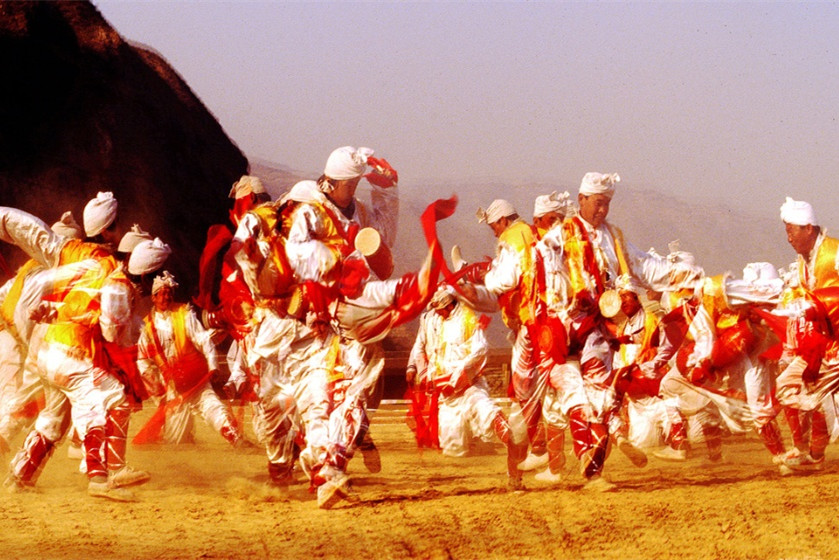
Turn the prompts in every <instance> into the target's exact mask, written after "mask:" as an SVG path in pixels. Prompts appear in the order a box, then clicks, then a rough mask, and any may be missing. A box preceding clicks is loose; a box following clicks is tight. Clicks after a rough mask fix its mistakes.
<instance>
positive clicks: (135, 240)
mask: <svg viewBox="0 0 839 560" xmlns="http://www.w3.org/2000/svg"><path fill="white" fill-rule="evenodd" d="M153 239H154V238H153V237H152V236H151V234H150V233H149V232H147V231H143V230H141V229H140V226H139V225H138V224H134V225H133V226H131V230H130V231H128V232H126V234H125V235H123V236H122V239H120V240H119V246H118V247H117V251H119V252H120V253H130V252H131V251H133V250H134V248H135V247H136V246H137V245H139V243H140V242H141V241H151V240H153Z"/></svg>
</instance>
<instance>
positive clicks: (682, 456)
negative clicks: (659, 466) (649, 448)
mask: <svg viewBox="0 0 839 560" xmlns="http://www.w3.org/2000/svg"><path fill="white" fill-rule="evenodd" d="M653 457H658V458H659V459H664V460H665V461H686V460H687V458H688V452H687V451H686V450H684V449H673V448H672V447H665V448H663V449H657V450H655V451H653Z"/></svg>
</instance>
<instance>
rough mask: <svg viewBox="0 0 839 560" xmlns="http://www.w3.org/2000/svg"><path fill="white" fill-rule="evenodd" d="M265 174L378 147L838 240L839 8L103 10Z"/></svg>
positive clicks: (121, 4)
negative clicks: (806, 220)
mask: <svg viewBox="0 0 839 560" xmlns="http://www.w3.org/2000/svg"><path fill="white" fill-rule="evenodd" d="M94 3H95V4H96V6H97V7H98V8H99V10H100V11H101V12H102V14H103V15H104V16H105V18H106V19H107V20H108V21H109V22H110V23H111V24H112V25H113V26H114V27H115V28H116V29H117V31H118V32H119V33H120V34H121V35H122V36H123V37H124V38H126V39H128V40H131V41H137V42H140V43H143V44H146V45H148V46H151V47H153V48H154V49H156V50H157V51H159V52H160V53H161V54H162V55H163V56H164V57H165V58H166V59H167V60H168V61H169V62H170V63H171V65H172V66H173V67H174V68H175V70H176V71H177V72H178V73H180V74H181V76H183V77H184V78H185V79H186V81H187V82H188V83H189V85H190V86H191V87H192V89H193V91H194V92H195V93H196V94H197V95H198V96H199V97H200V98H201V100H202V101H203V102H204V104H205V105H206V106H207V107H208V108H209V110H210V111H211V112H212V113H213V114H214V115H215V116H216V117H217V118H218V119H219V121H220V122H221V124H222V126H223V127H224V129H225V130H226V132H227V133H228V135H229V136H230V137H231V138H232V139H233V140H234V141H235V142H236V143H237V144H238V146H239V147H240V148H241V149H242V151H243V152H245V154H246V155H247V156H248V157H250V158H262V159H266V160H269V161H272V162H276V163H280V164H284V165H288V166H290V167H292V168H294V169H297V170H300V171H303V172H305V173H307V174H317V173H318V172H319V171H320V170H321V169H322V167H323V163H324V162H325V160H326V157H327V155H328V154H329V152H330V151H331V150H332V149H333V148H336V147H338V146H340V145H344V144H351V145H366V146H370V147H372V148H375V149H376V150H377V154H378V155H380V156H383V157H386V158H387V159H388V160H389V161H390V162H391V163H392V164H393V165H394V167H396V168H397V169H398V170H399V173H400V177H401V178H402V181H401V182H402V184H403V185H404V186H411V185H414V186H416V185H421V184H422V182H423V181H424V180H458V181H459V180H463V179H473V178H480V179H486V178H490V179H498V180H503V181H506V182H510V183H513V184H524V183H529V182H537V181H538V182H544V181H549V182H552V183H555V184H557V185H564V186H567V187H574V188H575V187H576V186H577V185H578V184H579V181H580V178H581V177H582V176H583V174H584V173H585V172H586V171H602V172H618V173H620V175H621V177H622V178H623V182H622V184H621V187H622V188H633V187H637V188H653V189H656V190H660V191H664V192H668V193H671V194H673V195H674V196H677V197H680V198H685V199H695V198H697V197H698V198H699V199H700V200H702V201H709V200H720V201H722V202H724V203H725V204H727V205H729V206H731V207H732V208H736V209H740V210H745V211H749V212H751V213H754V214H756V215H763V216H771V217H774V216H777V215H778V207H779V205H780V203H781V202H783V199H784V196H793V197H794V198H801V199H805V200H809V201H810V202H812V203H814V205H815V206H816V209H817V213H818V214H819V217H820V220H821V221H822V223H823V224H825V225H827V226H828V227H832V229H833V231H834V232H839V205H837V201H839V194H837V193H839V122H837V117H839V6H837V5H833V4H799V3H783V4H781V3H771V4H768V3H757V4H741V3H737V4H701V5H695V4H688V3H643V4H642V3H637V4H636V3H620V4H603V3H598V4H594V3H513V2H510V3H492V4H489V3H417V4H405V3H363V4H360V3H285V2H282V3H281V2H183V1H179V2H162V1H152V2H126V1H104V0H94Z"/></svg>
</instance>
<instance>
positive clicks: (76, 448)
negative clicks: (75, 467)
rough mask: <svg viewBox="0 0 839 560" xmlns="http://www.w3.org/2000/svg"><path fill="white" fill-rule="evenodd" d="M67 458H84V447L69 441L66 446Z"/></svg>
mask: <svg viewBox="0 0 839 560" xmlns="http://www.w3.org/2000/svg"><path fill="white" fill-rule="evenodd" d="M67 458H68V459H84V448H82V446H81V445H76V444H75V443H72V442H71V443H70V445H68V446H67Z"/></svg>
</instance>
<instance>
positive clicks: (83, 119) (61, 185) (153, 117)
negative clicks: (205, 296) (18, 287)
mask: <svg viewBox="0 0 839 560" xmlns="http://www.w3.org/2000/svg"><path fill="white" fill-rule="evenodd" d="M247 169H248V161H247V159H246V158H245V156H244V155H243V154H242V152H241V151H240V150H239V149H238V148H237V147H236V145H235V144H234V143H233V142H232V141H231V140H230V139H229V138H228V137H227V135H226V134H225V132H224V130H223V129H222V128H221V126H220V125H219V123H218V122H217V121H216V119H215V118H214V117H213V115H212V114H210V112H209V111H208V110H207V108H206V107H204V105H203V104H202V103H201V101H200V99H198V97H196V95H195V94H194V93H193V92H192V91H191V90H190V88H189V86H188V85H187V84H186V83H185V82H184V81H183V79H181V77H180V76H178V74H177V73H176V72H175V71H174V70H173V69H172V68H171V67H170V66H169V64H168V63H167V62H166V61H165V60H164V59H163V58H162V57H161V56H160V55H159V54H157V53H155V52H153V51H152V50H150V49H147V48H143V47H139V46H135V45H131V44H129V43H127V42H126V41H124V40H123V39H122V38H121V37H120V35H119V34H118V33H117V31H115V30H114V29H113V28H112V27H111V26H110V25H109V24H108V23H107V21H106V20H105V19H104V18H103V17H102V16H101V14H100V13H99V12H98V11H97V10H96V8H95V7H94V6H93V5H92V4H90V3H89V2H3V3H0V205H3V206H13V207H17V208H22V209H24V210H27V211H29V212H32V213H33V214H35V215H37V216H39V217H41V218H42V219H43V220H44V221H46V222H47V223H52V222H53V221H55V220H56V219H58V217H59V216H60V215H61V214H62V212H64V211H65V210H72V211H73V213H74V215H75V216H76V219H77V220H78V221H79V223H81V215H82V209H83V207H84V205H85V203H86V202H87V201H88V200H89V199H90V198H92V197H93V196H95V195H96V193H97V192H98V191H112V192H113V193H114V194H115V195H116V197H117V199H118V201H119V205H120V206H119V207H120V213H119V218H118V225H119V228H120V230H122V231H125V230H128V229H130V227H131V225H132V224H134V223H139V224H140V225H141V227H143V229H146V230H148V231H150V232H151V233H152V234H154V235H157V236H159V237H161V238H163V239H164V240H165V241H166V242H167V243H169V244H170V245H172V247H173V249H174V251H175V253H174V255H173V256H172V257H171V258H170V261H169V262H168V263H167V265H166V267H167V268H168V269H170V270H172V271H173V272H174V273H175V274H176V275H177V276H178V277H179V278H180V280H181V282H182V285H183V286H185V288H186V289H185V292H188V291H189V289H190V288H191V287H192V286H194V285H195V281H196V278H197V271H198V257H199V254H200V251H201V248H202V247H203V244H204V240H205V235H206V231H207V228H208V226H210V225H211V224H214V223H219V222H226V221H227V209H228V207H229V201H228V198H227V194H228V191H229V189H230V185H231V184H232V183H233V182H234V181H235V180H236V179H238V177H239V176H240V175H241V174H243V173H245V172H246V171H247ZM0 250H2V251H3V254H4V255H5V256H6V257H7V258H11V259H12V262H13V263H14V262H20V260H21V259H20V256H19V254H15V251H13V250H10V249H9V248H8V247H3V248H2V249H0Z"/></svg>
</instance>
